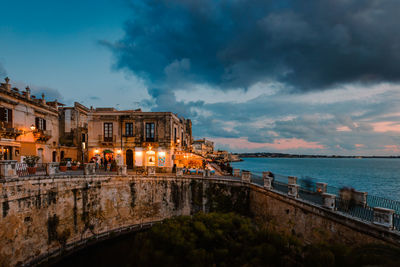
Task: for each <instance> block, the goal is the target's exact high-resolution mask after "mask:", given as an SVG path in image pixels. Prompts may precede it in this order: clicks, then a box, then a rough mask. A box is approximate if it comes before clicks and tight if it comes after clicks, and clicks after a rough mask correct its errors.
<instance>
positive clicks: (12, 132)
mask: <svg viewBox="0 0 400 267" xmlns="http://www.w3.org/2000/svg"><path fill="white" fill-rule="evenodd" d="M22 133H23V131H22V130H19V129H16V128H14V127H13V126H12V123H8V122H0V135H1V136H2V137H7V138H16V137H18V136H20V135H21V134H22Z"/></svg>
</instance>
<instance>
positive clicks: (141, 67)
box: [104, 0, 400, 90]
mask: <svg viewBox="0 0 400 267" xmlns="http://www.w3.org/2000/svg"><path fill="white" fill-rule="evenodd" d="M131 5H132V10H133V15H132V18H131V19H130V20H129V21H128V22H127V23H126V26H125V37H124V38H123V39H121V40H120V41H118V42H116V43H107V42H104V43H105V44H107V45H108V46H109V47H111V48H112V50H113V51H114V52H115V54H116V56H117V63H116V66H117V67H118V68H125V69H129V70H130V71H132V72H134V73H135V74H137V75H140V76H141V77H144V78H146V79H148V80H149V81H151V82H153V83H165V82H166V81H168V80H171V81H173V82H174V84H175V86H179V83H185V82H187V81H191V82H196V83H207V84H211V85H216V86H218V87H219V88H224V89H227V88H228V89H229V88H237V87H240V88H247V87H249V86H251V85H252V84H254V83H256V82H259V81H265V80H271V79H272V80H278V81H280V82H283V83H286V84H287V85H289V86H292V87H293V88H298V89H302V90H311V89H321V88H326V87H329V86H332V85H336V84H342V83H349V82H354V81H363V82H374V81H399V79H400V34H399V28H398V14H400V2H399V1H398V0H382V1H377V0H337V1H317V0H311V1H295V0H286V1H266V0H262V1H261V0H246V1H245V0H234V1H227V0H222V1H213V0H205V1H188V0H185V1H183V0H150V1H134V2H132V4H131ZM188 90H190V89H189V88H188Z"/></svg>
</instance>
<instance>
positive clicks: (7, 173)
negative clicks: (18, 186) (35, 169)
mask: <svg viewBox="0 0 400 267" xmlns="http://www.w3.org/2000/svg"><path fill="white" fill-rule="evenodd" d="M17 177H18V176H17V161H16V160H0V178H1V179H10V178H17Z"/></svg>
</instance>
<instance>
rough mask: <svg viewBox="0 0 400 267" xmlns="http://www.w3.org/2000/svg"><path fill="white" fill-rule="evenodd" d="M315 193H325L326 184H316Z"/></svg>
mask: <svg viewBox="0 0 400 267" xmlns="http://www.w3.org/2000/svg"><path fill="white" fill-rule="evenodd" d="M316 187H317V192H318V193H320V194H323V193H326V188H327V187H328V184H327V183H316Z"/></svg>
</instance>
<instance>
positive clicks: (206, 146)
mask: <svg viewBox="0 0 400 267" xmlns="http://www.w3.org/2000/svg"><path fill="white" fill-rule="evenodd" d="M193 152H194V153H196V154H199V155H202V156H206V155H208V154H212V153H213V152H214V142H212V141H209V140H207V139H205V138H203V139H199V140H195V141H193Z"/></svg>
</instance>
